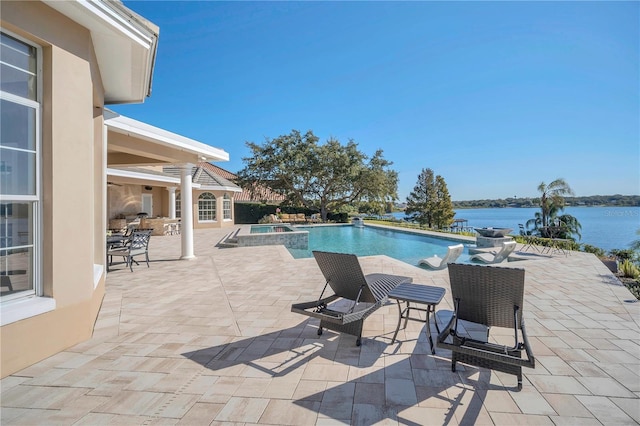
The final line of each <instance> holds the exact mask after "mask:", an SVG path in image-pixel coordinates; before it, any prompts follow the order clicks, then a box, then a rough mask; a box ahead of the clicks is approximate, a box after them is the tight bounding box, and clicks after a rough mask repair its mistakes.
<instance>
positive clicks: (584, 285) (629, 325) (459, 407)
mask: <svg viewBox="0 0 640 426" xmlns="http://www.w3.org/2000/svg"><path fill="white" fill-rule="evenodd" d="M227 232H229V230H196V231H195V252H196V255H197V258H196V259H194V260H190V261H177V260H176V259H178V258H179V257H180V240H179V237H178V236H166V237H153V238H152V239H151V244H150V257H151V260H152V262H151V267H150V268H147V267H146V265H144V264H141V265H140V266H137V267H135V266H134V272H133V273H131V272H129V270H128V269H126V268H125V267H124V266H122V267H118V266H116V267H115V268H114V269H113V271H112V272H110V273H109V274H108V276H107V284H106V295H105V298H104V301H103V304H102V308H101V311H100V315H99V319H98V321H97V323H96V326H95V331H94V336H93V337H92V338H91V339H90V340H88V341H86V342H83V343H80V344H78V345H76V346H74V347H71V348H69V349H67V350H65V351H63V352H60V353H59V354H56V355H54V356H52V357H50V358H48V359H46V360H44V361H41V362H39V363H37V364H35V365H33V366H30V367H28V368H26V369H24V370H22V371H19V372H17V373H15V374H13V375H10V376H8V377H6V378H4V379H2V381H0V390H1V394H0V407H1V418H0V422H1V423H2V424H3V425H19V424H65V425H70V424H78V425H94V424H118V425H122V424H144V425H153V424H168V425H172V424H193V425H206V424H228V423H237V424H291V425H294V424H295V425H306V424H311V425H312V424H336V423H340V424H348V423H350V424H372V423H380V424H407V423H414V424H476V423H477V424H515V423H517V424H527V423H528V424H556V425H557V424H638V423H640V328H639V323H640V303H636V302H634V300H635V299H634V298H633V296H632V295H631V293H629V291H628V290H627V289H626V288H625V287H624V286H622V285H621V284H620V283H619V282H618V281H617V280H616V279H615V277H613V275H611V273H609V270H608V269H607V268H606V267H605V266H604V265H603V264H602V263H601V262H600V261H599V260H598V259H597V258H595V257H594V256H592V255H589V254H585V253H576V252H573V253H571V255H569V256H566V257H565V256H563V255H556V256H553V257H542V256H527V257H531V258H532V260H526V261H521V262H515V263H509V264H508V266H513V267H524V268H525V270H526V284H525V291H526V294H525V310H524V312H525V318H526V324H527V331H528V334H529V336H530V337H531V343H532V345H533V351H534V354H535V355H536V357H537V363H536V368H535V369H533V370H532V369H523V370H524V371H523V372H524V375H525V376H524V386H523V389H522V391H520V392H518V391H517V387H516V378H515V376H511V375H506V374H502V373H499V372H494V371H490V370H486V369H479V368H476V367H472V366H466V365H464V364H459V367H458V371H456V372H455V373H454V372H451V367H450V353H449V352H448V351H445V350H442V349H438V348H437V349H436V355H431V353H430V349H429V343H428V342H427V340H426V336H425V333H424V329H423V327H424V324H421V323H417V322H411V323H410V324H409V325H408V326H407V328H406V330H400V332H399V334H398V342H396V343H395V344H393V345H391V344H390V342H391V337H392V336H393V332H394V331H395V326H396V323H397V315H398V312H397V307H396V306H395V304H393V303H389V304H387V305H386V306H384V307H383V308H381V309H379V310H378V311H376V312H375V313H374V314H373V315H372V316H371V317H369V318H368V319H367V320H366V321H365V329H364V332H363V340H362V346H361V347H356V346H355V338H354V337H353V336H349V335H339V334H337V333H334V332H332V331H330V330H325V332H324V333H323V335H322V336H317V334H316V331H317V322H316V320H314V319H308V318H306V317H303V316H300V315H297V314H294V313H292V312H290V306H291V304H292V303H295V302H300V301H308V300H313V298H315V297H317V296H318V295H319V294H320V291H321V289H322V286H323V285H324V282H323V278H322V274H321V273H320V270H319V269H318V267H317V266H316V263H315V261H314V260H313V259H298V260H295V259H293V258H292V257H291V256H290V255H289V253H288V251H287V250H286V249H285V248H284V247H282V246H265V247H247V248H234V249H221V248H217V247H215V245H216V243H217V242H218V241H219V240H220V239H221V238H222V236H223V235H224V234H225V233H227ZM361 264H362V266H363V269H364V270H365V273H370V272H383V273H391V274H400V275H408V276H411V277H413V280H414V283H423V284H428V285H435V286H441V287H445V288H446V289H447V295H446V296H445V298H444V300H443V301H442V303H441V304H440V305H439V306H438V310H439V311H441V312H439V314H438V315H437V316H438V318H439V321H446V316H447V312H446V311H447V310H449V311H450V310H451V306H452V304H451V299H450V293H449V284H448V275H447V271H446V270H444V271H435V272H434V271H427V270H423V269H420V268H417V267H413V266H411V265H407V264H405V263H403V262H400V261H397V260H394V259H391V258H389V257H386V256H372V257H365V258H361ZM432 327H433V324H432ZM432 333H434V334H435V333H436V330H435V327H433V328H432Z"/></svg>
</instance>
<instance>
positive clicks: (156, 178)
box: [107, 168, 180, 185]
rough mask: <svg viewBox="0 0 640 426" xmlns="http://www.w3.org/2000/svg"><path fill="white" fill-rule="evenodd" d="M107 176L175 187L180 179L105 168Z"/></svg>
mask: <svg viewBox="0 0 640 426" xmlns="http://www.w3.org/2000/svg"><path fill="white" fill-rule="evenodd" d="M107 176H114V177H115V176H117V177H122V178H128V179H138V180H152V181H154V182H164V183H172V184H175V185H179V184H180V179H179V178H175V177H173V176H162V175H159V174H151V173H142V172H137V171H133V170H124V169H112V168H107Z"/></svg>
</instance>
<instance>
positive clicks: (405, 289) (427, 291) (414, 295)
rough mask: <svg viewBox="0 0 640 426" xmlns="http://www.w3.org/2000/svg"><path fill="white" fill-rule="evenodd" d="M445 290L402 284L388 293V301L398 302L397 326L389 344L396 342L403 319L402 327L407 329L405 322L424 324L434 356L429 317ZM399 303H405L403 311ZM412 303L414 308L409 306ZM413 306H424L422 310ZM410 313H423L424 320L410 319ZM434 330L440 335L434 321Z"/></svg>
mask: <svg viewBox="0 0 640 426" xmlns="http://www.w3.org/2000/svg"><path fill="white" fill-rule="evenodd" d="M445 292H446V290H445V289H444V288H442V287H434V286H430V285H425V284H410V283H402V284H400V285H399V286H398V287H396V288H394V289H393V290H391V292H389V299H394V300H395V301H396V302H398V312H399V315H398V325H397V326H396V332H395V333H393V338H392V339H391V343H392V344H393V342H395V341H396V337H397V336H398V331H400V323H401V322H402V320H403V319H404V327H403V328H407V322H409V320H411V321H419V322H424V323H425V324H426V327H425V328H426V332H427V338H428V339H429V345H430V347H431V353H432V354H433V355H435V354H436V350H435V348H434V347H433V339H432V338H431V325H430V324H429V317H430V315H431V314H432V313H433V314H435V312H436V306H437V305H438V303H440V302H441V301H442V298H443V297H444V294H445ZM401 302H405V303H406V305H405V307H404V309H403V308H402V304H401ZM411 303H413V305H414V306H411ZM415 305H425V307H424V308H419V307H417V306H415ZM411 311H418V312H424V313H425V319H422V318H420V317H412V316H411ZM434 323H435V325H436V330H437V331H438V334H440V328H439V327H438V321H434Z"/></svg>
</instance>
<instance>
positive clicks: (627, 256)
mask: <svg viewBox="0 0 640 426" xmlns="http://www.w3.org/2000/svg"><path fill="white" fill-rule="evenodd" d="M609 254H610V255H611V256H613V257H615V258H616V259H618V260H619V261H621V262H624V261H625V260H633V259H634V258H635V257H636V253H635V251H633V250H632V249H624V250H623V249H613V250H611V251H609Z"/></svg>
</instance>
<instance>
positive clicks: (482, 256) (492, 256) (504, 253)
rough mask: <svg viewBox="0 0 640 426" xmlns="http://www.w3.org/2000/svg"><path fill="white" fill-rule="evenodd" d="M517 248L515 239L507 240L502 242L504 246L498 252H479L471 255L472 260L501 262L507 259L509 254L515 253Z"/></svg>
mask: <svg viewBox="0 0 640 426" xmlns="http://www.w3.org/2000/svg"><path fill="white" fill-rule="evenodd" d="M515 248H516V242H515V241H507V242H505V243H502V248H501V249H500V251H498V252H491V253H477V254H474V255H473V256H471V257H470V258H469V259H470V260H479V261H480V262H483V263H487V264H494V263H501V262H504V261H505V260H507V258H508V257H509V255H510V254H511V253H513V250H515Z"/></svg>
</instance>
